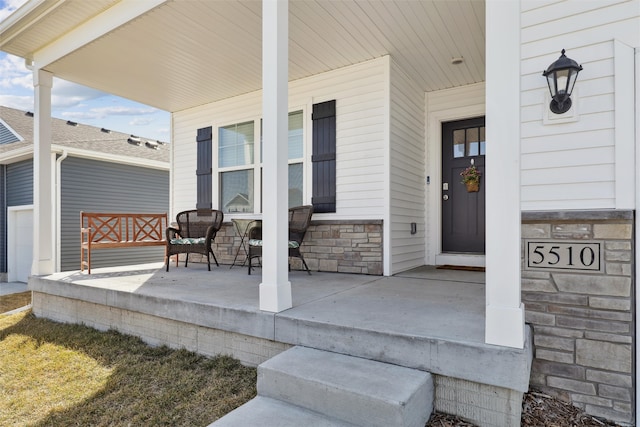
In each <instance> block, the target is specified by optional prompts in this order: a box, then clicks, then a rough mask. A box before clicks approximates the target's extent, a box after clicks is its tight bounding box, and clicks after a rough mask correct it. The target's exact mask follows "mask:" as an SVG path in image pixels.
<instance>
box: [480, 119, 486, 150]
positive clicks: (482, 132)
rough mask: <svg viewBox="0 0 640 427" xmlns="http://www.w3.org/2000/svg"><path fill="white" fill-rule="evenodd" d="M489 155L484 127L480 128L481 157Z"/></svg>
mask: <svg viewBox="0 0 640 427" xmlns="http://www.w3.org/2000/svg"><path fill="white" fill-rule="evenodd" d="M485 154H487V143H486V141H485V140H484V126H482V127H481V128H480V155H481V156H484V155H485Z"/></svg>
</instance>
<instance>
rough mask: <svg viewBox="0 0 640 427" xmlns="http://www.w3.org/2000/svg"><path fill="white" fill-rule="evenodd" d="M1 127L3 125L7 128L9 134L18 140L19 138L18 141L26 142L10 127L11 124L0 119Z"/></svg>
mask: <svg viewBox="0 0 640 427" xmlns="http://www.w3.org/2000/svg"><path fill="white" fill-rule="evenodd" d="M0 125H2V126H4V127H5V128H7V130H8V131H9V132H11V133H12V134H13V135H14V136H15V137H16V138H18V141H24V138H23V137H22V135H20V134H19V133H18V132H16V131H15V130H14V129H13V128H12V127H11V126H9V124H8V123H7V122H5V121H4V120H2V119H1V118H0Z"/></svg>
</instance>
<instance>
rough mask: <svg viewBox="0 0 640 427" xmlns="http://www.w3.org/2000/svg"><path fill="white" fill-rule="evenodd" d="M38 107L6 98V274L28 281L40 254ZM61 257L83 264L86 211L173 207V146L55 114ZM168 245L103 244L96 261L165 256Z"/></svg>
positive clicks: (0, 110) (2, 231) (1, 196)
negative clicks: (36, 249) (20, 106)
mask: <svg viewBox="0 0 640 427" xmlns="http://www.w3.org/2000/svg"><path fill="white" fill-rule="evenodd" d="M33 120H34V119H33V114H32V113H28V112H25V111H20V110H16V109H12V108H7V107H2V106H0V185H1V188H2V189H3V190H2V191H1V192H0V206H1V209H0V280H1V281H7V280H8V281H25V282H26V280H27V277H28V275H29V272H30V270H31V260H32V258H33V256H32V254H31V251H32V243H33V242H32V240H33V237H32V236H33V234H32V229H33V219H32V218H33V217H32V215H33V129H34V124H33ZM51 120H52V122H51V128H52V146H53V147H55V148H54V150H53V153H55V158H53V157H52V159H51V166H52V179H51V183H52V184H51V191H52V192H53V194H55V197H54V203H55V206H56V208H55V213H54V216H55V224H56V225H55V230H54V233H55V236H56V239H55V241H56V244H57V245H58V251H57V254H58V256H56V259H55V263H56V266H57V269H58V270H60V271H67V270H78V269H79V268H80V211H89V212H92V211H93V212H168V210H169V149H168V147H167V146H166V144H164V143H158V142H157V141H149V140H146V139H144V138H138V137H133V136H132V135H128V134H124V133H121V132H116V131H112V130H108V129H104V128H102V129H101V128H97V127H94V126H87V125H83V124H78V123H75V122H70V121H65V120H61V119H55V118H53V119H51ZM162 256H163V249H162V248H158V247H151V248H124V249H116V250H109V251H96V252H94V253H93V254H92V266H94V267H101V266H102V267H106V266H113V265H119V264H123V263H127V264H129V263H131V264H139V263H144V262H149V261H160V260H161V259H162Z"/></svg>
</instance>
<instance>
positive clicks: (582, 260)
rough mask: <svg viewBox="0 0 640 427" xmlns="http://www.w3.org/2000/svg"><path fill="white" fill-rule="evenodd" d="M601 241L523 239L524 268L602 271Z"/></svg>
mask: <svg viewBox="0 0 640 427" xmlns="http://www.w3.org/2000/svg"><path fill="white" fill-rule="evenodd" d="M601 252H602V242H599V241H596V242H594V241H571V242H569V241H558V240H555V241H551V240H526V241H525V269H526V270H562V271H566V270H574V271H590V272H593V271H602V263H601V259H602V253H601Z"/></svg>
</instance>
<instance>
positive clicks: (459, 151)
mask: <svg viewBox="0 0 640 427" xmlns="http://www.w3.org/2000/svg"><path fill="white" fill-rule="evenodd" d="M464 148H465V139H464V129H456V130H454V131H453V157H455V158H457V157H464Z"/></svg>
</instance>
